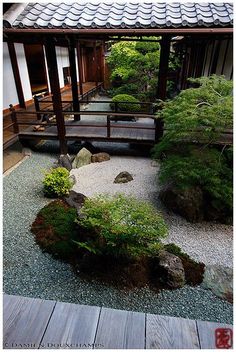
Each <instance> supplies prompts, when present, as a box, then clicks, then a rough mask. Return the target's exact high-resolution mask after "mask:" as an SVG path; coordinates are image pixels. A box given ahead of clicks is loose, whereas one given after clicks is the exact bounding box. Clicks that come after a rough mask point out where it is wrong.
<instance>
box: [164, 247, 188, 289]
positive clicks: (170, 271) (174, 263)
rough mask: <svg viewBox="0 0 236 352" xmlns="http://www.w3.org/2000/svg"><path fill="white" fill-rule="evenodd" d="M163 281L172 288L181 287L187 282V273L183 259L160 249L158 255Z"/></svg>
mask: <svg viewBox="0 0 236 352" xmlns="http://www.w3.org/2000/svg"><path fill="white" fill-rule="evenodd" d="M158 259H159V269H158V273H159V275H160V278H161V281H163V282H164V283H165V284H167V285H168V286H169V287H170V288H180V287H183V286H184V284H185V273H184V267H183V264H182V261H181V259H180V258H179V257H177V256H176V255H174V254H172V253H169V252H167V251H164V250H162V251H160V253H159V255H158Z"/></svg>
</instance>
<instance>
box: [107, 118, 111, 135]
mask: <svg viewBox="0 0 236 352" xmlns="http://www.w3.org/2000/svg"><path fill="white" fill-rule="evenodd" d="M110 137H111V119H110V116H107V138H110Z"/></svg>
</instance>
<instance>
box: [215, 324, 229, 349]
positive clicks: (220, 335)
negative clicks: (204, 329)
mask: <svg viewBox="0 0 236 352" xmlns="http://www.w3.org/2000/svg"><path fill="white" fill-rule="evenodd" d="M215 344H216V348H232V346H233V331H232V329H229V328H218V329H216V330H215Z"/></svg>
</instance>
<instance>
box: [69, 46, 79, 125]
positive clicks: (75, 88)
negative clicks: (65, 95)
mask: <svg viewBox="0 0 236 352" xmlns="http://www.w3.org/2000/svg"><path fill="white" fill-rule="evenodd" d="M68 50H69V62H70V76H71V90H72V99H73V110H74V111H75V112H76V111H80V104H79V98H78V85H77V73H76V62H75V48H74V45H73V43H72V42H71V43H70V45H69V47H68ZM74 120H75V121H78V120H79V118H78V115H74Z"/></svg>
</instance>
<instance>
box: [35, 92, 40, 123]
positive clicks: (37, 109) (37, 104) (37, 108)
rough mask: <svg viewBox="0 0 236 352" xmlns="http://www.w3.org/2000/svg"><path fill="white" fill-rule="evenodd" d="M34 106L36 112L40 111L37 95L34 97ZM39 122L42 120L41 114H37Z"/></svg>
mask: <svg viewBox="0 0 236 352" xmlns="http://www.w3.org/2000/svg"><path fill="white" fill-rule="evenodd" d="M34 106H35V110H36V111H39V110H40V106H39V98H38V97H37V96H36V95H35V96H34ZM37 120H41V114H37Z"/></svg>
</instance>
